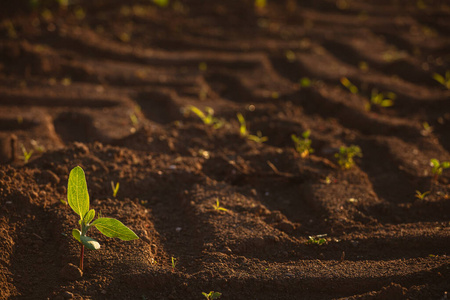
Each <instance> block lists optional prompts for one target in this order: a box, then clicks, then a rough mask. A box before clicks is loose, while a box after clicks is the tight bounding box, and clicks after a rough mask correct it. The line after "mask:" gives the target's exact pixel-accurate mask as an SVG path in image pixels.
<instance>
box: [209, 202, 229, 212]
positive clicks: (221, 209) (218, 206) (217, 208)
mask: <svg viewBox="0 0 450 300" xmlns="http://www.w3.org/2000/svg"><path fill="white" fill-rule="evenodd" d="M213 207H214V209H215V210H217V211H228V209H226V208H223V207H221V206H220V203H219V199H217V200H216V205H214V206H213Z"/></svg>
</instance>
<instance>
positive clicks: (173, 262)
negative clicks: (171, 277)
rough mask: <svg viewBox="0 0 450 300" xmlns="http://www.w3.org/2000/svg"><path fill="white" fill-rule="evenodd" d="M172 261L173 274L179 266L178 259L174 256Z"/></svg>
mask: <svg viewBox="0 0 450 300" xmlns="http://www.w3.org/2000/svg"><path fill="white" fill-rule="evenodd" d="M171 261H172V272H173V271H175V266H176V265H177V259H176V258H175V257H173V256H172V258H171Z"/></svg>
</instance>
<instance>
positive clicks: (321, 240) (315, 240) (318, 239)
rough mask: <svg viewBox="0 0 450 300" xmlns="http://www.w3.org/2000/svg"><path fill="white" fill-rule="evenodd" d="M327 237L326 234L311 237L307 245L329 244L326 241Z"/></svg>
mask: <svg viewBox="0 0 450 300" xmlns="http://www.w3.org/2000/svg"><path fill="white" fill-rule="evenodd" d="M326 236H327V235H326V234H319V235H314V236H309V237H308V241H307V242H306V244H307V245H319V246H320V245H323V244H325V243H326V242H327V240H326V239H325V237H326Z"/></svg>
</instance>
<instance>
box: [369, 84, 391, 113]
mask: <svg viewBox="0 0 450 300" xmlns="http://www.w3.org/2000/svg"><path fill="white" fill-rule="evenodd" d="M396 97H397V96H396V95H395V94H394V93H387V97H385V95H384V94H383V93H378V90H377V89H372V93H371V95H370V101H369V102H367V103H366V110H367V111H370V110H371V109H372V105H376V106H380V107H391V106H393V105H394V100H395V98H396Z"/></svg>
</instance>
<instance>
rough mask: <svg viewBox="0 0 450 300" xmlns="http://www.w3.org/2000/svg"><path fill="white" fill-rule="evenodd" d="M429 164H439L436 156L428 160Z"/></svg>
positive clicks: (433, 165) (434, 165) (436, 165)
mask: <svg viewBox="0 0 450 300" xmlns="http://www.w3.org/2000/svg"><path fill="white" fill-rule="evenodd" d="M430 163H431V166H432V167H438V166H439V161H438V160H437V159H436V158H432V159H431V160H430Z"/></svg>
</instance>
